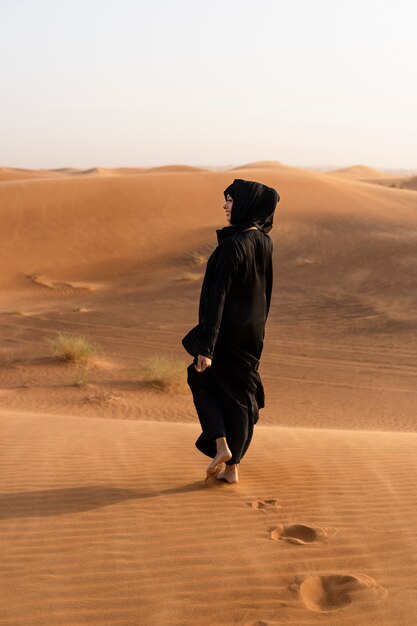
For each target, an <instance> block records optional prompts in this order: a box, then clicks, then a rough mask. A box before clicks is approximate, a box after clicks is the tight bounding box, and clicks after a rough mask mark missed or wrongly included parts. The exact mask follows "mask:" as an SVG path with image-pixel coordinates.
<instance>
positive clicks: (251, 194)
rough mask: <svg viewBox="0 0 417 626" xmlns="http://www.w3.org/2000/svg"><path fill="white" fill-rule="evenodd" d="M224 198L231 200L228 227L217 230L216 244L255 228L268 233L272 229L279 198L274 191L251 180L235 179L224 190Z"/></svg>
mask: <svg viewBox="0 0 417 626" xmlns="http://www.w3.org/2000/svg"><path fill="white" fill-rule="evenodd" d="M223 193H224V197H225V199H226V198H227V195H228V194H229V195H230V196H231V197H232V198H233V206H232V212H231V215H230V226H225V227H224V228H219V229H217V231H216V233H217V240H218V243H220V242H221V241H223V239H224V238H225V237H228V236H230V235H233V234H234V233H236V232H240V231H242V230H245V229H246V228H249V227H250V226H256V227H257V228H258V230H260V231H262V232H264V233H269V231H270V230H271V228H272V223H273V219H274V211H275V207H276V206H277V204H278V202H279V200H280V197H279V194H278V192H277V191H276V189H274V188H273V187H268V186H267V185H264V184H262V183H257V182H254V181H251V180H243V179H241V178H235V180H234V181H233V183H232V184H231V185H229V186H228V187H227V189H225V190H224V192H223Z"/></svg>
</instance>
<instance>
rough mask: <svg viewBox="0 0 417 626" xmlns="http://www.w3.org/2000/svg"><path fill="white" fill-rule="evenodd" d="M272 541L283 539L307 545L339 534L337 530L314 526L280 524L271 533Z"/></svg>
mask: <svg viewBox="0 0 417 626" xmlns="http://www.w3.org/2000/svg"><path fill="white" fill-rule="evenodd" d="M269 533H270V534H269V536H270V538H271V539H277V540H279V539H283V540H285V541H289V542H291V543H298V544H307V543H315V542H318V541H324V542H326V539H327V538H329V537H331V536H334V535H335V534H336V533H337V529H336V528H332V529H325V528H321V527H320V526H313V525H312V524H308V525H307V524H280V525H279V526H276V527H275V528H272V530H270V531H269Z"/></svg>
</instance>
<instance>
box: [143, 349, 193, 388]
mask: <svg viewBox="0 0 417 626" xmlns="http://www.w3.org/2000/svg"><path fill="white" fill-rule="evenodd" d="M186 369H187V363H186V362H185V361H184V360H183V359H178V358H176V357H171V356H167V355H164V354H155V355H153V356H151V357H149V358H148V359H146V360H145V361H144V362H143V363H142V365H141V366H140V367H139V368H137V369H136V370H135V373H136V374H138V375H139V377H140V379H141V381H142V382H143V383H144V384H145V385H146V386H147V387H150V388H152V389H157V390H158V391H164V392H172V391H178V390H180V389H182V388H184V387H185V380H186Z"/></svg>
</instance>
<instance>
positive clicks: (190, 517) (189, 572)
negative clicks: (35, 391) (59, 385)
mask: <svg viewBox="0 0 417 626" xmlns="http://www.w3.org/2000/svg"><path fill="white" fill-rule="evenodd" d="M0 418H1V420H2V439H1V443H0V445H1V448H2V454H1V457H0V458H1V469H2V471H1V473H0V481H1V496H0V499H1V505H2V506H1V514H0V515H1V524H2V533H1V536H0V542H1V544H2V554H3V558H2V569H3V571H7V572H8V575H7V578H6V579H5V580H4V581H3V587H2V590H3V598H6V599H7V603H6V606H5V607H4V608H3V611H2V615H1V616H0V623H4V624H6V623H19V624H33V623H36V624H47V623H57V622H59V623H62V624H73V623H77V624H78V623H83V624H84V623H85V624H97V626H98V625H100V626H101V625H102V624H115V623H117V624H126V625H127V624H129V625H130V624H132V625H134V624H155V625H156V624H158V625H160V626H164V625H167V626H174V625H178V626H184V625H190V626H191V625H194V624H199V625H201V626H205V625H207V626H211V625H212V624H234V623H239V624H247V625H253V626H254V625H255V624H261V623H262V624H270V625H273V624H289V625H291V626H292V625H295V624H301V623H302V624H311V625H312V626H313V625H314V626H316V625H317V624H318V623H319V622H318V620H320V621H322V620H323V619H326V623H327V624H331V625H332V626H333V625H334V626H336V625H337V626H343V625H345V624H349V625H350V624H360V625H361V626H365V625H366V624H370V623H372V622H373V623H376V624H393V625H394V624H395V625H397V624H412V619H413V616H414V615H416V611H417V599H416V596H415V592H414V590H413V587H414V586H413V582H412V581H413V579H414V576H415V572H416V566H417V559H416V556H415V555H416V548H417V545H416V538H415V532H414V524H413V522H412V520H413V517H414V515H415V513H414V511H415V506H416V504H417V502H416V493H415V488H414V482H415V481H414V477H415V471H416V458H417V454H416V453H417V438H416V437H417V436H416V435H415V434H407V435H405V434H401V433H378V432H362V433H355V432H348V431H342V430H340V431H337V430H336V431H331V430H319V429H291V428H279V427H263V426H259V427H256V437H255V441H254V443H253V445H252V447H251V449H250V451H249V452H248V455H247V460H246V462H245V465H244V466H243V465H242V470H241V474H242V483H241V484H239V485H238V486H233V485H225V484H224V483H218V482H217V481H215V479H213V480H212V481H210V482H209V483H207V485H206V486H204V484H203V476H204V461H203V459H202V458H201V457H200V456H199V455H198V452H197V451H196V450H193V442H194V440H195V438H196V436H197V435H198V429H197V427H196V425H195V424H172V423H165V424H164V425H163V428H161V424H160V423H156V422H143V421H137V422H135V421H131V420H121V421H120V420H119V421H116V420H112V419H104V420H99V419H94V418H91V419H85V418H81V417H78V418H77V417H73V416H71V417H69V416H61V415H48V414H33V413H28V412H19V413H5V412H2V413H1V416H0ZM64 433H65V436H63V434H64ZM28 447H30V450H31V453H30V455H27V454H26V451H27V449H28ZM23 455H24V457H25V463H23V464H22V456H23ZM157 458H160V459H162V458H163V463H156V462H155V459H157ZM213 481H214V482H213ZM260 504H261V505H262V504H263V506H256V505H260ZM254 505H255V506H254ZM317 529H320V532H317ZM274 533H275V534H274ZM271 534H272V535H273V536H272V537H271ZM294 537H295V538H296V539H297V538H298V539H299V540H298V541H294V540H289V539H293V538H294ZM22 598H24V602H23V601H22ZM203 609H204V610H203Z"/></svg>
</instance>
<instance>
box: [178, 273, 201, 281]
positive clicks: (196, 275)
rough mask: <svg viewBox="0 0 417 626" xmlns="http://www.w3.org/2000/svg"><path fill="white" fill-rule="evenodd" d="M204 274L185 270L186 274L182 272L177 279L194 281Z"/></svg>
mask: <svg viewBox="0 0 417 626" xmlns="http://www.w3.org/2000/svg"><path fill="white" fill-rule="evenodd" d="M202 276H203V274H201V273H197V272H185V274H181V276H177V277H176V279H175V280H186V281H193V280H199V279H200V278H201V277H202Z"/></svg>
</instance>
